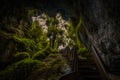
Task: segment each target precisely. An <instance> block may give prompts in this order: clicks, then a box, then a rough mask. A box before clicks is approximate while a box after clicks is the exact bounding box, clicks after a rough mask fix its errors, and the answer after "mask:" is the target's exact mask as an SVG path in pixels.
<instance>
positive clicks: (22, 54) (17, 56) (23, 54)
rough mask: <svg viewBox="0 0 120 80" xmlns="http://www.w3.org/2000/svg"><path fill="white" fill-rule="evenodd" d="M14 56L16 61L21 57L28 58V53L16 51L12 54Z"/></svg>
mask: <svg viewBox="0 0 120 80" xmlns="http://www.w3.org/2000/svg"><path fill="white" fill-rule="evenodd" d="M14 58H15V62H16V61H20V60H23V59H25V58H30V54H29V53H27V52H17V53H16V54H15V55H14Z"/></svg>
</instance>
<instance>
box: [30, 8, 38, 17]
mask: <svg viewBox="0 0 120 80" xmlns="http://www.w3.org/2000/svg"><path fill="white" fill-rule="evenodd" d="M37 12H38V10H37V9H34V8H33V9H29V10H28V19H30V18H31V17H32V16H35V15H36V14H37Z"/></svg>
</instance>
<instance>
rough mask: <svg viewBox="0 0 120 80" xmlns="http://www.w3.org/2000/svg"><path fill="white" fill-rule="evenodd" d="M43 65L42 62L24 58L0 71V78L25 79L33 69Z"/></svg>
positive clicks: (9, 79) (2, 79)
mask: <svg viewBox="0 0 120 80" xmlns="http://www.w3.org/2000/svg"><path fill="white" fill-rule="evenodd" d="M44 66H45V63H44V62H41V61H36V60H32V59H30V58H26V59H24V60H21V61H19V62H17V63H14V64H13V65H11V66H9V67H8V68H7V69H6V70H5V71H3V72H1V73H0V76H2V77H0V80H27V78H28V76H29V75H30V74H32V72H33V71H35V70H37V69H40V68H42V67H44Z"/></svg>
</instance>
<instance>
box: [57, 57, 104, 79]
mask: <svg viewBox="0 0 120 80" xmlns="http://www.w3.org/2000/svg"><path fill="white" fill-rule="evenodd" d="M58 80H104V79H102V77H101V75H100V73H99V70H98V68H97V66H96V64H95V62H94V60H92V59H79V60H78V70H77V71H75V72H73V73H70V74H66V75H64V76H62V77H60V78H59V79H58Z"/></svg>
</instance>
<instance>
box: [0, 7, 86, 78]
mask: <svg viewBox="0 0 120 80" xmlns="http://www.w3.org/2000/svg"><path fill="white" fill-rule="evenodd" d="M36 14H37V9H30V10H28V11H27V18H28V20H30V19H31V18H32V17H34V16H35V15H36ZM41 16H42V17H43V18H42V17H40V19H36V20H33V21H32V22H31V23H30V22H27V21H26V20H27V19H26V20H20V21H19V20H17V19H16V18H14V17H9V18H5V20H3V23H2V24H4V26H5V27H3V28H2V29H1V30H0V34H1V35H0V36H1V37H2V38H1V39H0V42H1V43H0V50H1V52H2V53H1V55H0V64H2V65H1V66H0V80H35V79H36V80H57V78H58V77H59V76H61V75H63V74H64V73H65V71H64V69H65V68H66V65H68V61H67V59H65V57H63V55H64V54H65V52H63V53H62V54H61V51H62V50H65V49H66V48H67V47H69V48H70V49H71V50H72V49H73V48H74V47H75V46H77V47H78V50H77V51H78V53H79V54H80V55H81V54H85V53H88V50H87V49H86V48H85V47H84V46H83V45H82V44H81V42H80V41H79V39H78V34H77V32H78V30H79V27H80V25H81V24H82V22H81V20H80V22H79V23H78V25H77V28H76V27H75V26H73V23H72V21H71V20H68V21H65V20H64V19H63V18H62V15H61V14H60V13H58V14H57V15H56V17H51V16H49V15H46V14H42V15H41ZM34 18H35V17H34ZM36 18H38V17H36ZM39 20H42V21H43V22H42V21H39ZM76 29H77V30H76ZM67 54H68V55H69V53H67Z"/></svg>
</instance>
